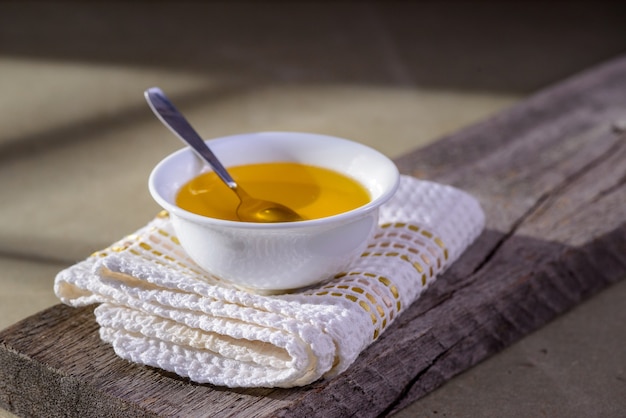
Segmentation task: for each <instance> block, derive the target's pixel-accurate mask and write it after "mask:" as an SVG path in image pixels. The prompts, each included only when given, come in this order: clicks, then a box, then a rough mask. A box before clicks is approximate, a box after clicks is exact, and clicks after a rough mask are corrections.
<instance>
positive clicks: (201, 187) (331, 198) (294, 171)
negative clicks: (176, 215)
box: [176, 162, 371, 221]
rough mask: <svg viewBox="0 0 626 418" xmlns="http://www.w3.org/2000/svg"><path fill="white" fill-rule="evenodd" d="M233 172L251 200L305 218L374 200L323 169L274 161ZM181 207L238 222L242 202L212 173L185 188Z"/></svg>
mask: <svg viewBox="0 0 626 418" xmlns="http://www.w3.org/2000/svg"><path fill="white" fill-rule="evenodd" d="M228 172H229V173H230V175H231V176H232V177H233V178H234V179H235V181H236V182H237V184H240V185H241V187H242V188H243V189H244V190H245V191H246V192H247V193H248V194H250V195H251V196H253V197H256V198H259V199H265V200H270V201H273V202H278V203H281V204H283V205H285V206H287V207H289V208H291V209H293V210H295V211H296V212H297V213H298V214H300V216H302V217H304V218H305V219H318V218H325V217H327V216H332V215H337V214H339V213H343V212H347V211H350V210H352V209H356V208H358V207H360V206H363V205H365V204H366V203H368V202H369V201H370V200H371V197H370V195H369V193H368V191H367V189H365V187H364V186H363V185H361V184H360V183H359V182H358V181H356V180H354V179H352V178H350V177H347V176H345V175H343V174H341V173H338V172H336V171H334V170H330V169H327V168H323V167H317V166H312V165H306V164H299V163H292V162H273V163H259V164H248V165H241V166H235V167H229V168H228ZM176 205H177V206H179V207H180V208H182V209H185V210H187V211H189V212H193V213H196V214H198V215H203V216H208V217H211V218H217V219H225V220H231V221H238V220H239V218H238V217H237V213H236V210H237V206H238V205H239V199H238V198H237V196H236V195H235V193H233V191H232V190H230V189H229V188H228V186H226V185H225V184H224V183H223V182H222V181H221V180H220V179H219V178H218V177H217V175H216V174H215V173H214V172H212V171H209V172H206V173H203V174H200V175H199V176H197V177H195V178H193V179H192V180H191V181H189V182H187V183H186V184H184V185H183V186H182V187H181V188H180V190H179V192H178V194H177V196H176Z"/></svg>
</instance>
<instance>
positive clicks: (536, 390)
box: [0, 2, 626, 417]
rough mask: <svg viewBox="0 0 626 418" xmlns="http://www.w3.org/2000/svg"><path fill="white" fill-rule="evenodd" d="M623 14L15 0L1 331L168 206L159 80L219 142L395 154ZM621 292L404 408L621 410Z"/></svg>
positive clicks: (0, 79)
mask: <svg viewBox="0 0 626 418" xmlns="http://www.w3.org/2000/svg"><path fill="white" fill-rule="evenodd" d="M625 17H626V9H625V8H624V7H623V6H622V5H620V4H618V3H602V2H589V3H576V4H573V5H572V4H569V3H548V4H547V5H546V4H539V2H537V3H532V2H531V3H515V2H506V3H505V4H502V3H500V2H494V3H488V2H479V3H470V2H459V3H448V2H437V3H434V2H433V3H417V4H412V3H408V2H406V3H405V2H399V3H357V2H354V3H340V4H337V5H335V4H332V3H319V4H316V3H302V2H296V3H288V2H281V3H261V4H257V3H253V4H246V3H242V2H236V3H233V4H219V3H208V4H204V3H200V2H190V3H185V2H177V3H173V2H172V3H169V2H156V3H151V2H132V3H129V4H123V3H117V2H113V3H107V2H99V3H90V4H88V5H87V4H81V3H78V2H69V3H63V2H41V3H29V2H19V3H18V2H15V3H12V2H8V3H2V2H0V92H1V93H2V94H0V127H1V129H0V196H2V198H1V199H0V202H1V203H0V285H1V286H2V292H1V293H0V328H4V327H6V326H8V325H10V324H12V323H14V322H16V321H18V320H19V319H21V318H24V317H26V316H28V315H30V314H32V313H35V312H37V311H39V310H41V309H44V308H46V307H48V306H51V305H53V304H56V303H57V300H56V298H55V297H54V294H53V293H52V283H53V279H54V276H55V274H56V273H57V272H58V271H59V270H60V269H62V268H64V267H65V266H68V265H70V264H72V263H74V262H76V261H78V260H81V259H83V258H85V257H86V256H88V255H89V254H90V253H92V252H93V251H95V250H97V249H100V248H102V247H104V246H106V245H107V244H109V243H111V242H112V241H114V240H117V239H118V238H120V237H121V236H123V235H126V234H127V233H129V232H132V231H133V230H135V229H136V228H138V227H140V226H142V225H143V224H145V223H146V222H147V221H148V220H149V219H150V218H151V217H152V216H153V215H154V214H155V213H156V212H157V211H158V209H159V208H158V206H157V205H156V204H155V203H154V202H153V201H152V199H151V198H150V196H149V194H148V191H147V176H148V174H149V172H150V170H151V168H152V167H153V166H154V164H155V163H156V162H157V161H159V160H160V159H161V158H162V157H163V156H164V155H166V154H168V153H169V152H171V151H173V150H175V149H178V148H180V147H181V144H180V143H179V142H178V141H177V140H176V139H175V138H173V137H172V136H171V135H170V134H169V133H168V132H167V131H165V130H164V128H163V127H162V126H161V125H160V124H159V122H158V121H156V119H155V118H154V117H153V115H152V114H151V112H150V110H149V109H148V107H147V105H146V104H145V102H144V100H143V96H142V92H143V90H144V89H146V88H147V87H150V86H153V85H158V86H160V87H161V88H163V89H164V90H165V91H166V92H167V93H168V94H169V95H170V96H171V97H173V99H174V100H175V101H176V103H177V104H178V105H179V107H181V108H182V109H183V110H184V111H185V113H186V114H187V115H188V116H189V118H190V119H191V121H192V122H193V123H194V125H196V127H197V128H198V130H199V131H200V132H201V133H202V134H203V135H204V136H205V137H207V138H208V137H215V136H222V135H228V134H232V133H239V132H246V131H259V130H296V131H311V132H319V133H327V134H332V135H338V136H343V137H347V138H351V139H354V140H358V141H361V142H363V143H366V144H368V145H371V146H373V147H375V148H378V149H379V150H381V151H383V152H384V153H386V154H387V155H389V156H391V157H394V156H398V155H400V154H402V153H404V152H407V151H409V150H411V149H414V148H416V147H420V146H423V145H424V144H426V143H428V142H430V141H433V140H435V139H437V138H438V137H440V136H442V135H445V134H446V133H449V132H453V131H456V130H458V129H461V128H462V127H464V126H467V125H469V124H471V123H472V122H475V121H478V120H480V119H483V118H485V117H487V116H489V115H491V114H493V113H495V112H497V111H498V110H501V109H503V108H506V107H507V106H510V105H511V104H513V103H515V102H517V101H519V100H521V99H523V98H524V97H526V96H527V95H529V94H531V93H532V92H534V91H536V90H538V89H540V88H542V87H544V86H547V85H549V84H551V83H553V82H556V81H558V80H560V79H562V78H565V77H567V76H569V75H572V74H575V73H577V72H579V71H580V70H582V69H585V68H587V67H588V66H591V65H593V64H594V63H597V62H600V61H602V60H605V59H608V58H611V57H612V56H615V55H617V54H619V53H622V52H626V36H625V35H626V30H624V21H626V19H625ZM625 298H626V283H621V284H619V285H616V286H614V287H612V288H611V289H608V290H607V291H605V292H603V293H602V294H600V295H598V296H596V297H595V298H593V299H592V300H590V301H588V302H587V303H584V304H582V305H581V306H579V307H578V308H576V309H575V310H573V311H571V312H570V313H567V314H565V315H563V316H562V317H560V318H558V319H557V320H556V321H554V322H553V323H551V324H549V325H548V326H546V327H545V328H543V329H541V330H539V331H538V332H536V333H534V334H533V335H531V336H529V337H527V338H525V339H524V340H522V341H520V342H519V343H517V344H515V345H514V346H512V347H510V348H509V349H507V350H505V351H503V352H502V353H501V354H499V355H496V356H494V357H493V358H491V359H489V360H487V361H485V362H483V363H482V364H480V365H478V366H477V367H475V368H473V369H471V370H469V371H468V372H466V373H464V374H462V375H460V376H458V377H457V378H455V379H453V380H452V381H450V382H449V383H448V384H446V385H445V386H443V387H442V388H440V389H439V390H437V391H435V392H433V393H432V394H430V395H429V396H427V397H426V398H424V399H422V400H420V401H418V402H417V403H415V404H414V405H412V406H411V407H409V408H407V409H405V410H404V411H402V412H401V413H399V414H398V416H399V417H410V416H494V417H495V416H520V417H521V416H552V417H561V416H563V417H566V416H567V417H571V416H581V417H582V416H585V417H588V416H602V417H607V416H615V417H617V416H623V413H624V412H623V411H624V408H625V407H626V350H624V349H623V347H624V344H623V342H624V341H625V340H626V330H625V327H624V325H623V324H624V323H626V309H625V308H624V307H623V303H622V301H623V300H624V299H625ZM0 416H10V414H8V413H6V412H3V411H0Z"/></svg>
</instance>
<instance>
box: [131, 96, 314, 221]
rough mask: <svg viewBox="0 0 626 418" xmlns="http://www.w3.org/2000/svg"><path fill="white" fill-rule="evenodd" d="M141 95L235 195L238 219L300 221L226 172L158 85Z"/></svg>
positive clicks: (289, 210) (296, 215)
mask: <svg viewBox="0 0 626 418" xmlns="http://www.w3.org/2000/svg"><path fill="white" fill-rule="evenodd" d="M144 96H145V97H146V100H147V101H148V105H150V108H151V109H152V111H153V112H154V114H155V115H156V116H157V117H158V118H159V120H160V121H161V122H163V124H164V125H165V126H167V127H168V128H169V129H170V130H171V131H172V132H174V134H175V135H176V136H177V137H178V138H180V139H181V140H182V141H183V142H185V143H186V144H188V145H189V146H190V147H191V149H192V150H193V151H195V153H196V154H197V155H198V156H199V157H200V158H202V159H203V160H204V161H206V162H207V163H208V164H209V166H211V168H212V169H213V171H215V174H217V176H218V177H219V178H220V179H221V180H222V181H223V182H224V183H225V184H226V185H227V186H228V187H229V188H230V189H231V190H232V191H233V192H235V193H236V194H237V197H238V198H239V202H240V203H239V206H237V217H238V218H239V220H241V221H243V222H293V221H302V220H304V219H303V218H302V217H301V216H300V215H298V214H297V213H296V212H295V211H293V210H292V209H290V208H288V207H286V206H284V205H281V204H280V203H276V202H270V201H268V200H263V199H257V198H254V197H252V196H250V195H249V194H248V193H246V192H245V191H244V190H243V189H242V188H241V186H240V185H238V184H237V183H236V182H235V180H233V178H232V177H231V176H230V174H228V171H226V169H225V168H224V166H223V165H222V163H221V162H220V161H219V160H218V159H217V157H216V156H215V154H213V152H212V151H211V149H210V148H209V147H208V146H207V144H206V143H205V142H204V140H203V139H202V138H201V137H200V135H198V133H197V132H196V131H195V129H193V127H192V126H191V124H190V123H189V122H188V121H187V119H185V117H184V116H183V115H182V113H180V112H179V111H178V109H176V107H174V105H173V104H172V102H171V101H170V100H169V99H168V98H167V96H166V95H165V93H163V91H162V90H161V89H160V88H158V87H152V88H149V89H148V90H146V91H145V92H144Z"/></svg>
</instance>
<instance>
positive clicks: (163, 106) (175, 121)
mask: <svg viewBox="0 0 626 418" xmlns="http://www.w3.org/2000/svg"><path fill="white" fill-rule="evenodd" d="M144 96H145V97H146V100H147V101H148V105H149V106H150V108H151V109H152V111H153V112H154V114H155V115H156V116H157V117H158V118H159V119H160V120H161V122H163V124H164V125H165V126H167V127H168V128H169V129H170V130H171V131H172V132H174V134H175V135H176V136H177V137H178V138H180V139H181V140H182V141H183V142H184V143H186V144H187V145H189V146H190V147H191V149H192V150H194V151H195V152H196V154H197V155H198V156H199V157H200V158H202V159H204V160H205V161H206V162H207V163H208V164H209V165H210V166H211V168H213V171H215V174H217V175H218V176H219V177H220V178H221V179H222V180H223V181H224V183H226V184H227V185H228V187H230V188H231V189H237V183H236V182H235V180H233V178H232V177H231V176H230V174H228V171H226V169H225V168H224V166H223V165H222V163H221V162H220V161H219V160H218V159H217V157H216V156H215V154H213V151H211V149H210V148H209V147H208V145H207V144H206V143H205V142H204V140H203V139H202V138H201V137H200V135H198V133H197V132H196V130H195V129H193V127H192V126H191V124H190V123H189V122H188V121H187V119H186V118H185V117H184V116H183V115H182V113H180V112H179V111H178V109H176V107H175V106H174V104H173V103H172V102H171V101H170V100H169V99H168V98H167V96H166V95H165V93H163V91H162V90H161V89H160V88H158V87H152V88H149V89H148V90H146V91H145V92H144Z"/></svg>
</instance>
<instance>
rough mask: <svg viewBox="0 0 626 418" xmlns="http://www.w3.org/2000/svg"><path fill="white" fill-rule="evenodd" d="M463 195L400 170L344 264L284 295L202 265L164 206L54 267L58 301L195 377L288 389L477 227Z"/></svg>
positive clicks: (339, 350) (124, 343)
mask: <svg viewBox="0 0 626 418" xmlns="http://www.w3.org/2000/svg"><path fill="white" fill-rule="evenodd" d="M483 226H484V214H483V212H482V210H481V208H480V206H479V204H478V202H477V201H476V200H475V199H474V198H473V197H471V196H470V195H468V194H466V193H464V192H462V191H460V190H458V189H455V188H453V187H450V186H446V185H441V184H437V183H433V182H428V181H421V180H417V179H415V178H412V177H408V176H401V180H400V188H399V190H398V192H397V193H396V195H395V196H394V198H393V199H392V200H390V201H389V202H388V203H387V204H385V205H384V206H383V207H382V208H381V214H380V226H379V228H378V229H377V231H376V233H375V236H374V237H373V238H372V239H371V241H370V243H369V245H368V248H367V249H366V251H365V252H364V253H363V254H362V255H361V257H359V258H358V259H357V260H356V261H354V262H353V263H352V265H351V266H350V268H349V269H347V270H346V271H344V272H337V275H336V276H334V277H332V278H329V280H328V281H326V282H324V283H322V284H320V285H318V286H315V287H311V288H307V289H302V290H300V291H297V292H293V293H289V294H282V295H273V296H267V295H258V294H254V293H250V292H246V291H242V290H239V289H237V288H236V287H234V286H232V285H229V284H228V283H227V282H225V281H222V280H220V279H218V278H216V277H214V276H212V275H211V274H210V273H208V272H206V271H203V270H202V269H200V268H199V267H198V266H197V265H196V264H195V263H194V262H193V261H192V260H191V259H189V258H188V257H187V255H186V254H185V252H184V250H183V249H182V247H181V246H180V244H179V242H178V240H177V238H176V236H175V235H174V231H173V229H172V226H171V222H170V220H169V218H168V216H167V214H166V213H161V214H159V216H157V217H156V218H155V219H154V220H152V221H151V222H150V223H149V224H147V225H146V226H145V227H143V228H141V229H139V230H138V231H137V232H136V233H134V234H132V235H129V236H127V237H125V238H123V239H122V240H120V241H118V242H116V243H115V244H113V245H111V246H110V247H108V248H106V249H104V250H102V251H99V252H97V253H95V254H93V255H92V256H90V257H89V258H87V259H86V260H84V261H82V262H80V263H78V264H75V265H73V266H71V267H69V268H67V269H66V270H63V271H61V272H60V273H59V274H58V275H57V277H56V279H55V285H54V290H55V293H56V295H57V296H58V297H59V299H61V301H62V302H63V303H65V304H68V305H71V306H83V305H88V304H96V303H97V304H99V306H98V307H97V308H96V309H95V316H96V320H97V322H98V324H99V325H100V337H101V338H102V340H103V341H105V342H107V343H109V344H111V345H112V346H113V349H114V350H115V353H116V354H117V355H118V356H120V357H122V358H124V359H127V360H130V361H132V362H135V363H139V364H144V365H149V366H154V367H158V368H161V369H164V370H167V371H170V372H174V373H176V374H178V375H180V376H183V377H188V378H189V379H191V380H192V381H195V382H198V383H212V384H215V385H220V386H229V387H293V386H302V385H306V384H308V383H311V382H313V381H315V380H317V379H319V378H322V377H331V376H334V375H337V374H339V373H341V372H342V371H344V370H346V368H348V366H349V365H350V364H351V363H352V362H354V360H355V359H356V358H357V356H358V355H359V353H361V352H362V351H363V350H364V349H365V348H366V347H367V346H368V345H370V344H371V343H372V342H374V341H376V339H377V338H378V337H379V336H380V335H381V333H382V332H384V331H385V329H387V328H388V327H389V325H390V324H391V323H392V322H393V320H394V319H395V318H397V317H398V315H399V314H400V313H401V312H402V311H403V310H404V309H405V308H406V307H408V306H409V305H410V304H411V303H413V302H414V301H415V300H416V299H417V298H418V297H419V295H420V294H421V293H422V292H423V291H424V290H425V289H426V288H427V287H428V286H429V285H430V284H431V283H432V282H433V281H434V280H435V279H436V277H437V275H439V274H440V273H441V272H442V271H444V270H445V269H446V268H447V267H448V266H450V264H451V263H453V262H454V261H455V260H456V259H457V258H458V257H459V256H460V255H461V253H462V252H463V251H464V250H465V249H466V248H467V246H468V245H470V244H471V243H472V242H473V241H474V239H475V238H476V237H477V236H478V235H479V234H480V233H481V231H482V229H483Z"/></svg>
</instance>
